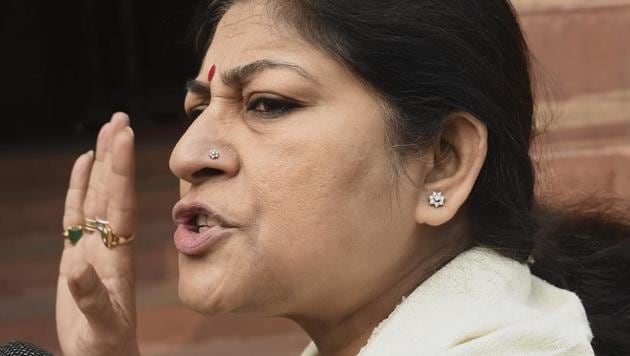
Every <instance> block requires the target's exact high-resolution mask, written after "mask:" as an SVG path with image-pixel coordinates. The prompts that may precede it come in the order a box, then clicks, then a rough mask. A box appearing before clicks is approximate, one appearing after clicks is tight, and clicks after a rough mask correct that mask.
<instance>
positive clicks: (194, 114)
mask: <svg viewBox="0 0 630 356" xmlns="http://www.w3.org/2000/svg"><path fill="white" fill-rule="evenodd" d="M207 107H208V105H198V106H195V107H194V108H192V109H190V111H189V112H188V113H187V115H188V119H189V120H190V121H195V119H196V118H198V117H199V115H201V114H202V113H203V111H204V110H206V108H207Z"/></svg>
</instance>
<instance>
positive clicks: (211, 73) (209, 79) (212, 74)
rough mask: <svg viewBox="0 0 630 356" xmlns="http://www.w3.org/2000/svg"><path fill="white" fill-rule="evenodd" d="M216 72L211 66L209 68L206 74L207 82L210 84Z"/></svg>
mask: <svg viewBox="0 0 630 356" xmlns="http://www.w3.org/2000/svg"><path fill="white" fill-rule="evenodd" d="M216 71H217V67H216V66H215V65H214V64H213V65H212V67H210V71H209V72H208V81H209V82H211V81H212V79H213V78H214V73H215V72H216Z"/></svg>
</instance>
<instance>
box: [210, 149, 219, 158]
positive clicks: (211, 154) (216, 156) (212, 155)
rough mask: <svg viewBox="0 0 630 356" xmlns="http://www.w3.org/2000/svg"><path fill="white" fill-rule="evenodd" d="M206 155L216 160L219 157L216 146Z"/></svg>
mask: <svg viewBox="0 0 630 356" xmlns="http://www.w3.org/2000/svg"><path fill="white" fill-rule="evenodd" d="M208 156H210V158H212V159H214V160H217V159H219V157H221V152H219V150H217V149H216V148H213V149H211V150H210V153H208Z"/></svg>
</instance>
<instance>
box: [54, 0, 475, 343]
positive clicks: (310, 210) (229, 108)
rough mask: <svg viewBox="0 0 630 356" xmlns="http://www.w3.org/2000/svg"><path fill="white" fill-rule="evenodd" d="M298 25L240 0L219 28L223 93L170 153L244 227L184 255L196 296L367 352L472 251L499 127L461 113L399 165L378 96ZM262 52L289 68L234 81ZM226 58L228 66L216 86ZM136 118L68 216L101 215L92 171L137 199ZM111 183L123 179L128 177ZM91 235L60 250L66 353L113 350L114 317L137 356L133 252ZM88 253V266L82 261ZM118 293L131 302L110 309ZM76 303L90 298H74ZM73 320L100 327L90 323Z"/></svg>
mask: <svg viewBox="0 0 630 356" xmlns="http://www.w3.org/2000/svg"><path fill="white" fill-rule="evenodd" d="M292 33H293V32H292V31H290V29H289V28H287V27H285V25H284V24H282V23H279V22H278V21H277V20H275V19H273V18H271V17H269V16H268V13H267V8H266V6H265V4H263V3H260V2H255V1H254V2H242V3H237V4H236V5H234V6H233V7H232V8H231V9H229V10H228V12H227V13H226V15H225V16H224V17H223V19H222V20H221V22H220V23H219V26H218V28H217V32H216V34H215V37H214V40H213V42H212V44H211V46H210V47H209V50H208V52H207V54H206V56H205V59H204V62H203V65H202V66H201V69H200V71H199V75H198V76H197V78H196V80H197V81H198V82H199V83H198V84H201V85H205V86H207V87H208V90H209V92H210V93H211V98H210V96H209V95H204V94H202V93H200V91H199V90H196V91H194V92H190V93H189V94H188V95H187V97H186V101H185V108H186V111H187V112H189V113H191V112H195V113H197V114H199V115H198V116H197V117H196V119H195V120H194V121H193V122H192V123H191V126H190V128H189V129H188V130H187V131H186V133H185V134H184V135H183V136H182V137H181V139H180V141H179V142H178V144H177V146H176V147H175V149H174V150H173V153H172V155H171V158H170V167H171V170H172V171H173V173H174V174H175V175H176V176H177V177H178V178H179V179H180V187H181V189H180V191H181V197H182V200H183V201H187V202H190V201H200V202H204V203H205V204H208V205H209V206H211V207H212V208H213V209H215V210H216V211H217V212H218V213H219V214H221V215H222V216H223V217H224V218H226V219H227V220H229V221H230V222H232V223H234V224H236V225H237V228H236V229H235V230H234V233H233V234H232V236H230V237H229V238H228V239H225V240H223V241H221V242H220V243H219V244H217V245H215V246H213V248H212V249H211V250H210V251H208V253H206V254H205V255H203V256H194V257H192V256H187V255H184V254H180V255H179V271H180V275H179V276H180V278H179V294H180V298H181V300H182V301H183V302H184V303H185V304H186V305H187V306H189V307H190V308H192V309H194V310H196V311H198V312H200V313H204V314H207V315H215V314H219V313H227V312H232V313H243V314H248V315H258V316H284V317H287V318H290V319H292V320H295V321H296V322H297V323H299V324H300V325H301V326H302V327H303V329H304V330H305V331H306V332H307V333H308V334H309V336H310V337H311V338H312V339H313V340H314V342H315V343H316V345H317V347H318V349H319V351H320V354H322V355H354V354H356V353H357V352H358V351H359V350H360V349H361V347H362V346H363V345H365V343H366V342H367V340H368V338H369V336H370V334H371V332H372V330H373V329H374V327H375V326H377V325H378V323H380V322H381V321H382V320H383V319H385V318H386V317H387V316H388V315H389V313H391V311H392V310H393V309H394V308H395V306H396V305H397V304H398V303H399V302H400V300H401V298H402V297H403V296H405V295H408V294H409V293H411V292H412V291H413V290H414V289H415V288H417V286H418V285H419V284H421V283H422V281H424V280H425V279H426V278H428V277H429V276H430V274H431V272H432V271H433V270H434V269H435V268H437V267H439V265H440V264H441V263H444V262H445V261H447V260H448V259H450V258H452V257H453V256H455V255H457V254H458V253H459V252H461V251H462V250H463V249H464V248H465V246H466V244H467V242H468V235H467V229H466V218H465V214H464V212H460V207H462V205H463V204H464V202H465V201H466V198H467V197H468V195H469V194H470V190H471V189H472V186H473V185H474V182H475V180H476V178H477V176H478V174H479V170H480V169H481V166H482V164H483V160H484V159H485V154H486V150H487V147H486V141H487V132H486V129H485V126H484V125H483V124H482V123H481V122H480V121H479V120H477V119H476V118H474V117H472V116H470V115H467V114H465V113H453V114H451V116H450V117H449V120H448V121H447V124H446V125H445V126H444V129H443V132H442V134H441V135H440V137H436V144H435V145H434V148H433V149H430V150H427V151H426V152H421V153H418V155H416V156H413V157H405V158H404V159H403V160H402V161H401V163H400V169H402V170H404V172H405V173H404V174H397V171H396V170H395V169H394V166H395V164H394V162H397V161H396V160H397V157H396V156H395V153H394V152H393V151H392V149H391V145H390V143H388V141H387V135H386V125H385V111H384V110H383V103H382V102H381V101H380V100H379V98H378V96H377V95H376V93H374V92H373V91H372V90H371V89H369V88H368V87H366V86H365V85H364V84H363V83H362V82H361V80H359V78H357V77H356V76H355V75H354V74H353V73H351V72H350V71H348V70H347V69H346V68H345V67H344V66H343V65H342V64H341V63H339V62H338V61H337V60H335V59H334V58H332V57H331V56H329V55H328V54H326V53H324V52H322V51H321V50H319V49H317V48H316V47H315V46H313V45H312V44H309V43H308V42H306V41H304V40H302V39H300V38H299V37H298V36H296V35H293V34H292ZM261 60H270V61H281V62H282V63H284V64H286V63H291V66H290V67H287V66H286V65H274V66H267V67H265V68H263V69H261V70H259V71H256V72H255V73H252V74H251V75H250V76H248V77H247V78H243V79H244V80H242V81H240V82H238V83H237V82H235V81H234V80H232V79H234V78H233V76H230V75H229V73H232V72H233V71H232V69H233V68H238V67H239V66H243V65H246V64H248V63H252V62H256V61H261ZM213 65H215V66H216V75H215V77H214V78H213V80H212V82H209V81H208V72H209V70H210V68H211V67H212V66H213ZM298 68H299V69H298ZM198 86H199V85H198ZM261 97H265V98H267V99H266V101H262V102H261V101H260V98H261ZM277 98H284V99H282V100H290V101H294V102H299V103H300V105H299V108H294V109H291V110H288V111H286V112H278V111H277V110H276V109H277V108H278V104H277V103H275V102H272V101H270V100H271V99H277ZM257 100H258V101H257ZM110 125H111V124H110ZM127 125H128V121H126V122H118V123H116V124H115V125H114V126H115V129H113V130H112V129H111V126H110V129H104V131H105V134H102V135H101V136H105V137H106V138H107V137H109V142H114V141H117V140H118V141H124V142H126V141H125V140H131V143H130V144H129V143H128V144H120V143H119V144H118V146H116V145H115V144H111V143H109V147H110V149H109V152H110V154H111V155H112V157H113V158H111V159H110V160H109V163H108V164H103V165H100V166H101V168H100V170H97V172H96V173H94V169H96V167H94V168H91V164H92V162H91V158H89V157H84V156H82V157H80V158H79V159H78V161H77V164H76V165H75V169H74V171H73V174H72V178H71V180H73V182H74V183H71V187H74V188H72V189H71V190H70V191H69V196H70V194H71V193H70V192H75V193H72V195H73V197H72V198H69V202H68V206H69V208H68V207H67V210H66V215H67V218H66V219H65V220H64V226H68V225H69V224H77V223H78V224H80V223H81V220H82V218H83V216H84V215H85V216H94V215H93V214H94V211H89V213H88V212H87V211H86V209H85V207H86V206H88V205H90V204H94V201H97V200H98V199H87V198H89V197H90V196H95V195H94V194H92V195H90V194H87V198H86V193H85V192H86V191H88V192H89V191H90V189H93V188H92V186H95V187H96V186H98V185H96V184H93V183H92V182H91V181H90V180H89V175H88V173H87V172H89V171H90V169H91V170H92V176H94V175H95V174H96V177H97V178H98V177H101V178H98V179H97V180H100V181H101V182H102V183H101V186H105V187H109V188H103V189H101V190H102V191H105V192H106V193H104V195H103V194H102V195H101V197H103V196H110V198H107V199H105V200H108V199H109V201H117V200H121V199H123V198H122V197H121V194H120V193H117V189H119V190H125V191H126V192H128V193H129V192H131V193H133V160H132V159H131V161H130V160H129V159H128V157H130V156H131V157H132V156H133V136H132V135H131V138H129V137H128V135H129V134H128V133H126V132H128V130H125V127H126V126H127ZM112 137H113V138H112ZM99 142H101V139H100V138H99ZM101 146H104V145H103V144H101ZM119 146H122V148H121V147H119ZM213 148H218V149H219V150H220V151H221V157H220V158H219V159H218V160H212V159H210V157H209V156H208V152H209V151H210V150H211V149H213ZM445 148H448V149H445ZM101 151H103V152H105V150H103V149H101V150H100V151H99V149H98V148H97V153H96V155H97V157H99V155H103V156H104V154H103V153H101ZM125 159H127V161H126V162H129V161H130V162H131V163H129V164H127V165H126V166H123V167H118V171H117V174H116V175H112V174H109V175H107V174H103V173H102V172H103V171H112V170H114V168H116V167H115V166H116V164H114V163H112V162H119V161H122V162H125ZM103 162H104V161H103ZM118 165H119V166H120V164H118ZM103 167H104V168H103ZM208 168H211V169H212V170H208ZM398 173H400V172H398ZM103 177H105V178H103ZM107 177H110V178H111V177H119V178H120V177H123V178H120V179H119V180H117V181H116V182H117V184H118V185H115V184H114V181H113V180H111V179H108V178H107ZM433 191H442V192H444V193H445V194H446V196H447V204H446V206H445V207H444V208H440V209H435V208H432V207H430V206H429V205H428V202H427V197H428V196H429V195H430V194H431V192H433ZM76 192H79V193H76ZM132 195H133V194H132ZM114 196H116V197H117V198H114ZM126 204H131V203H129V202H127V203H126ZM115 206H118V207H123V208H121V209H118V210H117V209H115V208H112V209H110V210H111V211H110V210H108V211H107V214H108V215H107V216H108V218H110V220H112V225H113V226H114V224H113V223H114V221H113V220H116V221H117V222H116V226H114V228H115V231H127V232H128V233H129V234H130V233H131V232H132V231H133V228H132V227H133V222H134V221H135V212H134V210H133V209H124V206H123V205H121V204H118V205H115ZM110 215H111V216H117V218H115V219H112V218H111V217H110ZM68 216H69V217H68ZM130 229H131V230H130ZM86 240H88V239H86V238H85V237H84V238H83V239H82V240H81V241H80V242H79V244H77V246H66V250H68V251H69V252H66V250H64V256H63V257H62V263H61V264H62V273H61V275H60V283H59V289H58V290H59V291H60V292H58V300H57V304H58V314H57V320H58V331H59V335H60V339H61V340H62V348H63V350H64V352H65V353H66V354H69V355H70V354H79V352H75V350H78V349H80V350H81V351H83V352H85V350H86V348H87V350H90V352H89V353H91V354H99V353H102V354H107V352H111V350H112V347H114V346H112V345H110V344H107V343H105V344H104V345H102V343H98V342H97V341H94V335H95V334H97V332H98V330H101V329H98V330H96V329H94V328H91V327H90V326H89V325H99V321H100V322H102V323H104V325H109V324H107V323H106V322H105V321H107V322H117V323H118V324H116V325H118V326H119V328H118V330H120V329H121V328H122V330H123V331H122V332H121V333H124V332H126V331H128V333H129V335H131V336H130V337H128V338H127V339H129V340H127V339H125V340H124V342H122V343H121V344H122V346H120V345H119V346H117V347H118V351H120V350H121V348H123V349H125V350H126V351H125V352H127V353H129V354H134V353H137V342H136V340H135V304H134V303H133V302H130V298H131V296H132V295H133V290H134V283H135V282H134V278H133V272H132V265H133V252H132V247H131V246H126V247H125V248H124V249H123V248H121V249H116V250H112V251H115V253H112V251H110V250H107V249H103V248H101V249H97V250H96V252H93V253H94V254H95V255H97V257H95V258H88V257H89V256H87V255H86V254H88V253H90V252H89V251H87V250H81V248H79V246H80V245H81V246H82V244H86V242H85V241H86ZM93 240H95V239H93ZM88 242H90V241H88ZM96 245H98V244H96ZM101 246H102V245H101ZM77 251H82V252H77ZM67 253H68V254H69V253H74V254H76V255H78V256H79V257H76V258H70V257H66V254H67ZM116 254H117V255H118V257H119V258H122V261H123V262H125V263H126V264H125V263H122V264H120V265H119V268H120V270H119V271H117V272H116V273H118V279H119V280H122V281H124V283H119V285H122V286H123V287H113V286H110V285H109V284H108V283H105V281H104V280H103V281H101V280H102V277H103V275H104V272H102V270H103V268H104V266H105V265H106V264H105V263H102V265H99V264H98V261H99V258H100V260H103V262H111V261H110V260H111V259H114V258H115V257H116V256H113V255H116ZM121 256H122V257H121ZM93 257H94V256H93ZM76 259H79V260H80V261H82V262H83V263H81V264H78V265H79V267H75V270H74V271H71V268H70V266H77V263H75V262H76V261H75V260H76ZM63 266H66V267H67V268H65V269H64V268H63ZM99 266H100V267H99ZM62 277H63V278H62ZM81 280H88V281H90V282H91V283H86V284H89V286H88V287H85V288H83V293H74V294H73V293H71V292H69V291H71V290H73V287H72V286H73V285H75V284H77V283H79V282H80V281H81ZM107 296H109V298H107ZM106 299H109V300H114V301H121V302H116V303H113V304H114V306H112V305H109V306H108V305H107V304H108V303H103V300H106ZM74 303H76V305H78V308H77V307H74V309H73V308H72V307H70V306H71V305H73V304H74ZM102 304H105V306H104V307H103V306H102ZM60 305H61V307H60ZM95 305H96V306H99V307H94V306H95ZM119 305H122V307H119ZM68 310H71V313H70V314H68V313H69V312H68ZM68 315H71V316H72V317H73V318H75V319H77V318H78V319H81V320H86V321H90V320H96V321H97V322H96V323H92V324H90V323H88V326H85V327H84V329H81V330H76V329H74V328H72V326H71V319H72V318H70V317H69V316H68ZM128 315H133V317H129V316H128ZM72 320H74V319H72ZM125 321H126V322H125ZM121 325H122V326H121ZM73 338H74V339H73ZM77 338H78V339H79V340H80V341H73V340H76V339H77ZM64 340H65V341H64ZM77 344H80V345H82V346H81V348H78V347H77ZM90 347H92V348H93V349H90ZM108 347H109V348H108Z"/></svg>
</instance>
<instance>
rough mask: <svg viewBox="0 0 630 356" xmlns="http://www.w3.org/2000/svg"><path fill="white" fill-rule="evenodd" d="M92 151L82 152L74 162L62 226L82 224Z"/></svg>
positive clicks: (92, 157)
mask: <svg viewBox="0 0 630 356" xmlns="http://www.w3.org/2000/svg"><path fill="white" fill-rule="evenodd" d="M93 159H94V151H90V152H87V153H84V154H82V155H81V156H79V158H77V160H76V161H75V162H74V166H73V167H72V173H71V174H70V183H69V185H68V192H67V193H66V204H65V210H64V215H63V228H64V229H65V228H67V227H68V226H75V225H83V201H84V199H85V194H86V192H87V185H88V181H89V179H90V170H91V169H92V161H93Z"/></svg>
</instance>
